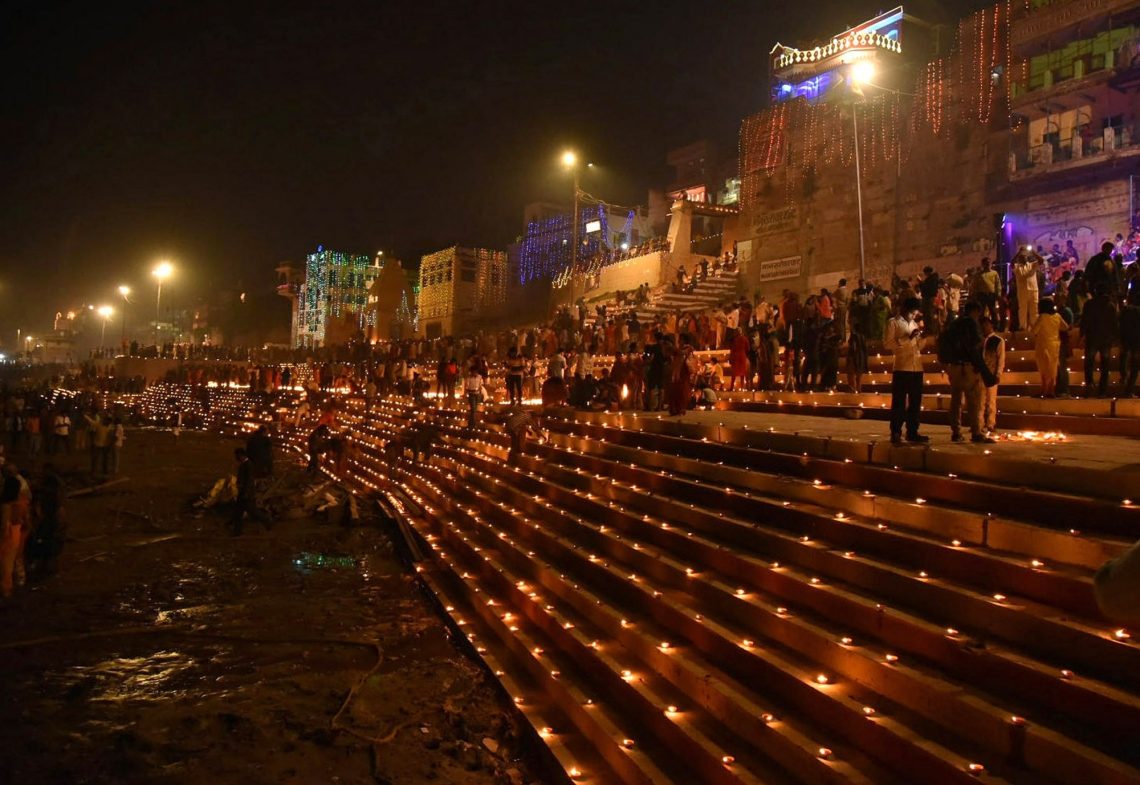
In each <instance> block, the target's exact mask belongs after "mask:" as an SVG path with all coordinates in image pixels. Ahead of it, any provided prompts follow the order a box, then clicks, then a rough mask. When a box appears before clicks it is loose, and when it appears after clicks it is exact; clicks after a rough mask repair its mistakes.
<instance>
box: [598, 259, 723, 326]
mask: <svg viewBox="0 0 1140 785" xmlns="http://www.w3.org/2000/svg"><path fill="white" fill-rule="evenodd" d="M738 278H739V273H738V272H731V273H729V272H723V271H722V272H720V273H719V274H716V275H714V274H712V273H710V274H709V277H708V278H706V279H705V280H704V281H701V282H700V283H699V284H697V285H696V286H695V287H694V289H693V291H692V292H686V293H678V292H673V291H672V285H671V284H670V285H666V286H664V287H663V288H661V289H660V290H658V291H656V292H654V293H653V294H651V295H650V298H649V302H648V303H644V304H642V305H638V306H634V305H632V304H630V305H628V306H624V307H619V306H618V304H617V300H616V299H614V298H611V299H609V300H606V301H605V304H606V316H607V317H609V316H624V315H628V314H629V313H630V312H632V311H636V312H637V319H638V321H640V322H642V323H645V322H647V321H653V320H655V319H656V318H657V317H659V316H664V315H665V314H668V313H675V312H677V311H682V312H689V311H704V310H707V309H709V308H715V307H717V306H720V305H723V304H725V303H727V302H730V301H732V300H733V299H734V298H735V297H737V296H738V291H737V281H738ZM596 304H597V303H594V304H592V305H596ZM593 319H594V316H593V314H591V316H590V320H591V321H590V323H591V324H592V323H593Z"/></svg>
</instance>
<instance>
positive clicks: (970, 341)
mask: <svg viewBox="0 0 1140 785" xmlns="http://www.w3.org/2000/svg"><path fill="white" fill-rule="evenodd" d="M981 315H982V306H981V304H980V303H977V302H970V303H967V304H966V311H965V313H964V314H963V317H962V318H961V319H955V320H954V321H953V322H951V323H950V325H949V326H948V327H947V328H946V329H945V330H943V331H942V334H941V335H939V336H938V361H939V362H941V363H942V366H943V368H944V369H945V370H946V375H947V376H948V377H950V441H952V442H961V441H965V438H964V437H963V436H962V398H963V397H964V398H965V399H966V421H967V424H968V425H969V426H970V441H972V442H975V443H985V444H993V443H994V439H993V438H992V437H990V436H987V435H986V432H985V430H984V427H983V422H982V415H983V401H984V400H985V394H986V388H987V387H989V386H991V385H995V384H997V379H996V378H995V377H994V374H993V372H991V371H990V369H989V367H988V366H987V365H986V361H985V358H984V356H983V353H982V343H983V339H982V329H981V326H980V325H979V324H978V320H979V319H980V318H981Z"/></svg>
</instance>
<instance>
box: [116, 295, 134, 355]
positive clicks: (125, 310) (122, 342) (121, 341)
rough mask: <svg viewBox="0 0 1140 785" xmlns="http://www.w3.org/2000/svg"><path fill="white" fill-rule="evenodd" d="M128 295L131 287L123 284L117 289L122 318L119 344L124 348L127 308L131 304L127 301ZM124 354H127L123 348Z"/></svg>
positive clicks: (125, 343)
mask: <svg viewBox="0 0 1140 785" xmlns="http://www.w3.org/2000/svg"><path fill="white" fill-rule="evenodd" d="M130 293H131V287H129V286H127V285H126V284H123V285H121V286H120V287H119V296H121V297H122V298H123V318H122V322H123V324H122V335H121V336H120V338H119V343H121V344H122V345H123V346H124V347H126V345H127V306H128V305H130V303H131V301H130V300H128V299H127V296H128V295H130ZM126 353H127V351H126V349H125V348H124V349H123V354H126Z"/></svg>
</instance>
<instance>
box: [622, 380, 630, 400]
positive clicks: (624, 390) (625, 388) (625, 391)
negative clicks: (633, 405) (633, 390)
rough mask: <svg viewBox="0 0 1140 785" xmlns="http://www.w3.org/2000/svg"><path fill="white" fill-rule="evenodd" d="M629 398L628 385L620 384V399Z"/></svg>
mask: <svg viewBox="0 0 1140 785" xmlns="http://www.w3.org/2000/svg"><path fill="white" fill-rule="evenodd" d="M627 398H629V385H628V384H623V385H622V386H621V399H622V400H623V401H624V400H626V399H627Z"/></svg>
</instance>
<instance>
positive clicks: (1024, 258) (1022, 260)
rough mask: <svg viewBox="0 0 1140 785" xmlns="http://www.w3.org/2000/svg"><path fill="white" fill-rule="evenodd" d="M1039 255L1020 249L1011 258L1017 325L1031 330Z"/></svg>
mask: <svg viewBox="0 0 1140 785" xmlns="http://www.w3.org/2000/svg"><path fill="white" fill-rule="evenodd" d="M1040 262H1041V257H1040V256H1038V255H1037V254H1035V253H1033V252H1032V251H1025V250H1021V251H1018V252H1017V256H1015V257H1014V259H1013V278H1014V283H1015V285H1016V289H1017V326H1018V328H1019V329H1021V330H1031V329H1032V328H1033V324H1034V322H1036V321H1037V301H1038V298H1039V297H1040V295H1039V293H1038V292H1039V290H1038V287H1037V268H1038V267H1039V266H1040Z"/></svg>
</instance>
